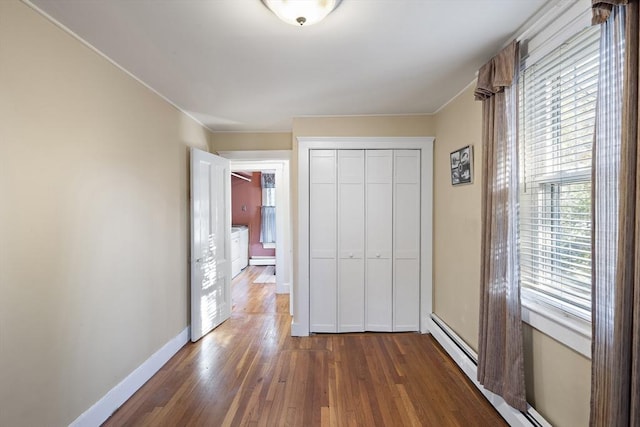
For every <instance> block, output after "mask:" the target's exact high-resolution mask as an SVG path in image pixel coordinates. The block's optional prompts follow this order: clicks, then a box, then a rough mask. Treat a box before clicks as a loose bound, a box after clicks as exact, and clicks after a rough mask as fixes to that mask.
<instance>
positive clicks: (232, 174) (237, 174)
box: [231, 172, 251, 182]
mask: <svg viewBox="0 0 640 427" xmlns="http://www.w3.org/2000/svg"><path fill="white" fill-rule="evenodd" d="M231 176H235V177H236V178H240V179H244V180H245V181H248V182H251V178H247V177H246V176H244V175H240V174H239V173H235V172H231Z"/></svg>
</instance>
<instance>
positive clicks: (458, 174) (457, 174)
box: [451, 145, 473, 185]
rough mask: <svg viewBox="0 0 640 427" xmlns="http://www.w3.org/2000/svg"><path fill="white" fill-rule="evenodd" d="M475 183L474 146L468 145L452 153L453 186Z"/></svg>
mask: <svg viewBox="0 0 640 427" xmlns="http://www.w3.org/2000/svg"><path fill="white" fill-rule="evenodd" d="M472 182H473V146H472V145H467V146H466V147H462V148H461V149H459V150H456V151H454V152H453V153H451V185H460V184H471V183H472Z"/></svg>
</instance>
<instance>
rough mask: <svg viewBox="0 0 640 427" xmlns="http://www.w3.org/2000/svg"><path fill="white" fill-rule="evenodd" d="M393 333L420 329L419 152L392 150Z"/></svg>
mask: <svg viewBox="0 0 640 427" xmlns="http://www.w3.org/2000/svg"><path fill="white" fill-rule="evenodd" d="M394 174H395V177H394V191H393V197H394V203H393V204H394V226H393V228H394V230H393V239H394V243H393V246H394V248H393V272H394V277H393V289H394V295H393V330H394V331H417V330H419V329H420V303H419V301H420V152H419V151H417V150H395V151H394Z"/></svg>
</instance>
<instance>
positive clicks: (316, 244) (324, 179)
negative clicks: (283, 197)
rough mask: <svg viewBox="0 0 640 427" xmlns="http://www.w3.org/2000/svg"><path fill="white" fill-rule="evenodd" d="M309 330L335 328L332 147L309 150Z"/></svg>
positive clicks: (334, 199) (319, 330) (334, 232)
mask: <svg viewBox="0 0 640 427" xmlns="http://www.w3.org/2000/svg"><path fill="white" fill-rule="evenodd" d="M309 186H310V188H309V227H310V228H309V258H310V259H309V302H310V307H309V314H310V325H309V326H310V330H311V332H337V331H338V328H337V306H338V304H337V272H336V265H337V264H336V261H337V260H336V252H337V244H336V240H337V234H338V230H337V223H336V219H337V215H336V208H337V200H338V199H337V197H336V189H337V185H336V151H335V150H310V151H309Z"/></svg>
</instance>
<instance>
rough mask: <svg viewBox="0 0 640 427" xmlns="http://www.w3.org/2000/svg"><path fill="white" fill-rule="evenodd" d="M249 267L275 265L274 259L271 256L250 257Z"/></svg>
mask: <svg viewBox="0 0 640 427" xmlns="http://www.w3.org/2000/svg"><path fill="white" fill-rule="evenodd" d="M249 265H276V257H273V256H252V257H251V259H250V260H249Z"/></svg>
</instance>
